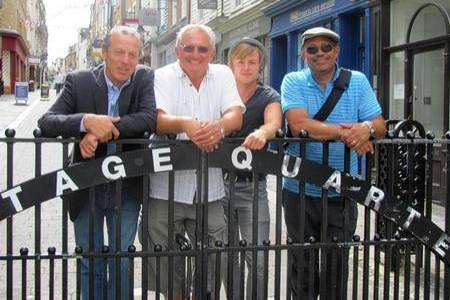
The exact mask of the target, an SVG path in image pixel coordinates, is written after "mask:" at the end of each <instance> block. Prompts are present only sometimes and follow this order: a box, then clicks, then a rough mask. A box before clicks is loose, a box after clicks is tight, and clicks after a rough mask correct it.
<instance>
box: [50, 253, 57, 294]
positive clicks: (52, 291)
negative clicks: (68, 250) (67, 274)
mask: <svg viewBox="0 0 450 300" xmlns="http://www.w3.org/2000/svg"><path fill="white" fill-rule="evenodd" d="M55 253H56V249H55V247H49V248H48V255H49V276H48V289H49V296H48V299H49V300H53V299H54V298H55Z"/></svg>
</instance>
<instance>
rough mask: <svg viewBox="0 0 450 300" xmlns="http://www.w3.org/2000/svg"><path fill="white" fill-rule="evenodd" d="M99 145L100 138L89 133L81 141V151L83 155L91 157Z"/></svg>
mask: <svg viewBox="0 0 450 300" xmlns="http://www.w3.org/2000/svg"><path fill="white" fill-rule="evenodd" d="M97 146H98V139H97V137H96V136H95V135H93V134H92V133H87V134H86V135H85V136H84V137H83V139H82V140H81V141H80V152H81V156H82V157H83V158H84V159H86V158H91V157H93V156H94V155H95V150H96V149H97Z"/></svg>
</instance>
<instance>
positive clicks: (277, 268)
mask: <svg viewBox="0 0 450 300" xmlns="http://www.w3.org/2000/svg"><path fill="white" fill-rule="evenodd" d="M282 151H283V145H282V143H281V142H280V141H279V142H278V152H279V153H282ZM282 197H283V190H282V177H281V176H277V182H276V208H275V246H276V248H275V270H274V271H275V283H274V285H275V287H274V289H275V295H274V298H275V300H280V294H281V289H280V285H281V249H279V246H280V245H281V210H282ZM288 266H289V264H288ZM288 269H289V268H288ZM287 290H289V287H288V288H287Z"/></svg>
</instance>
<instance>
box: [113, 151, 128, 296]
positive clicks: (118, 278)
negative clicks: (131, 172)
mask: <svg viewBox="0 0 450 300" xmlns="http://www.w3.org/2000/svg"><path fill="white" fill-rule="evenodd" d="M117 151H118V152H119V153H121V152H122V144H120V143H118V144H117ZM113 186H114V221H115V222H114V225H115V227H116V229H115V233H116V236H115V237H114V239H115V244H116V249H114V253H115V259H114V260H115V262H114V263H115V269H116V272H115V289H116V299H119V300H120V299H121V296H122V295H121V293H122V263H121V262H122V258H121V257H120V256H119V255H118V254H119V253H120V252H121V251H122V240H121V237H122V234H121V233H122V214H121V211H122V180H121V179H119V180H117V181H116V182H115V183H114V184H113ZM124 259H125V258H124Z"/></svg>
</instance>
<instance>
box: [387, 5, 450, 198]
mask: <svg viewBox="0 0 450 300" xmlns="http://www.w3.org/2000/svg"><path fill="white" fill-rule="evenodd" d="M449 14H450V2H449V1H448V0H435V1H429V0H428V1H426V0H411V1H401V0H392V1H390V0H385V1H382V15H383V22H382V28H383V29H382V30H383V32H384V35H385V36H384V37H383V39H382V40H383V41H384V42H383V45H382V48H383V51H382V61H383V65H385V66H387V67H386V68H383V74H382V87H383V91H382V93H383V97H382V98H383V99H384V106H385V111H386V115H387V117H388V118H389V119H394V120H401V119H413V120H416V121H418V122H420V123H421V124H422V125H423V127H424V128H425V130H429V131H432V132H433V133H434V134H435V136H436V138H441V137H442V136H443V135H444V134H445V133H446V132H448V130H449V119H450V110H449V94H450V55H449V53H450V18H449ZM434 151H435V155H434V157H435V158H436V159H435V161H434V163H433V199H435V200H439V199H445V198H446V196H445V195H444V191H445V186H446V180H447V176H448V174H446V173H445V171H444V172H443V171H442V170H445V167H446V163H447V162H446V161H447V160H446V159H445V157H446V155H445V149H441V147H440V146H436V147H434ZM439 201H441V200H439Z"/></svg>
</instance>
